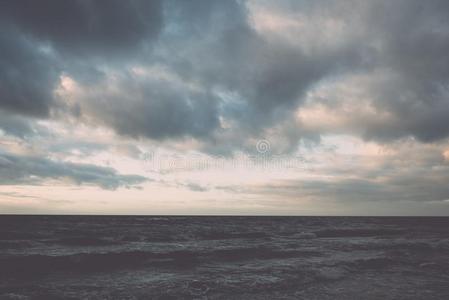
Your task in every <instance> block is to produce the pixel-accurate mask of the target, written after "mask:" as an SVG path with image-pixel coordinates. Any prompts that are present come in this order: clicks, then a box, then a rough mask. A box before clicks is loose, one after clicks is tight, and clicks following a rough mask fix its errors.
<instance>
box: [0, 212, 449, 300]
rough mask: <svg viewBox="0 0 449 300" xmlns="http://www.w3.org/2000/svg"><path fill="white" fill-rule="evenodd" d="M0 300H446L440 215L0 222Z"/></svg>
mask: <svg viewBox="0 0 449 300" xmlns="http://www.w3.org/2000/svg"><path fill="white" fill-rule="evenodd" d="M0 299H42V300H53V299H245V300H246V299H270V300H271V299H319V300H323V299H324V300H325V299H333V300H335V299H357V300H359V299H383V300H385V299H426V300H428V299H449V218H447V217H255V216H239V217H237V216H232V217H221V216H17V215H14V216H13V215H2V216H0Z"/></svg>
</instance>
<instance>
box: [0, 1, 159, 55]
mask: <svg viewBox="0 0 449 300" xmlns="http://www.w3.org/2000/svg"><path fill="white" fill-rule="evenodd" d="M0 14H1V17H2V19H4V20H5V21H7V22H10V23H12V24H13V25H14V26H17V27H18V28H19V30H21V31H23V32H24V33H25V34H29V35H31V36H33V37H36V38H38V39H39V40H41V41H45V42H49V43H50V44H51V45H53V46H54V47H55V48H56V49H58V50H59V51H60V52H61V53H62V54H65V53H67V52H68V53H75V54H84V55H88V56H90V55H96V54H98V55H108V54H110V53H115V52H118V51H123V50H132V49H133V47H135V46H137V45H139V43H141V42H143V41H146V40H149V39H151V38H152V37H154V36H155V35H157V34H158V32H159V30H160V28H161V24H162V16H161V4H160V1H158V0H149V1H140V0H130V1H120V0H95V1H86V0H73V1H59V0H43V1H33V0H20V1H2V3H1V4H0Z"/></svg>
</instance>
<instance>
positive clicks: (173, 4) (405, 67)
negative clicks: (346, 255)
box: [0, 0, 449, 215]
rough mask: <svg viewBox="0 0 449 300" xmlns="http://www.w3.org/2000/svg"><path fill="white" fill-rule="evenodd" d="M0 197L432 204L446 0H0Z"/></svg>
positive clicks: (261, 204) (225, 208)
mask: <svg viewBox="0 0 449 300" xmlns="http://www.w3.org/2000/svg"><path fill="white" fill-rule="evenodd" d="M0 213H20V214H152V215H154V214H171V215H173V214H214V215H216V214H239V215H448V214H449V2H448V1H446V0H428V1H421V0H396V1H391V0H346V1H340V0H338V1H337V0H335V1H333V0H314V1H306V0H276V1H275V0H271V1H270V0H260V1H259V0H236V1H232V0H227V1H223V0H192V1H185V0H166V1H157V0H154V1H153V0H152V1H149V0H141V1H139V0H129V1H121V0H107V1H106V0H93V1H88V0H74V1H60V0H39V1H34V0H17V1H1V2H0Z"/></svg>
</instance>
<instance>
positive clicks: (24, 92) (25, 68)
mask: <svg viewBox="0 0 449 300" xmlns="http://www.w3.org/2000/svg"><path fill="white" fill-rule="evenodd" d="M2 3H6V2H2ZM11 3H12V2H11ZM2 25H3V26H4V24H2V22H0V26H2ZM8 29H10V30H8ZM39 46H40V45H39V44H35V43H33V41H32V40H30V39H27V38H25V37H24V36H21V35H20V33H19V32H17V31H15V30H12V29H11V27H8V26H6V27H3V28H0V109H3V110H6V111H9V112H12V113H18V114H23V115H29V116H34V117H47V116H48V114H49V110H50V107H51V106H52V105H53V96H52V91H53V88H54V87H55V85H56V80H57V79H58V73H57V67H56V66H55V65H54V63H55V61H54V60H52V59H51V58H50V57H49V55H48V53H46V50H45V49H44V48H39Z"/></svg>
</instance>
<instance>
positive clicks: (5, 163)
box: [0, 152, 148, 189]
mask: <svg viewBox="0 0 449 300" xmlns="http://www.w3.org/2000/svg"><path fill="white" fill-rule="evenodd" d="M64 178H66V179H70V180H71V181H73V182H75V183H76V184H93V185H98V186H100V187H102V188H105V189H116V188H118V187H131V186H135V185H138V184H140V183H143V182H144V181H147V180H148V179H147V178H145V177H142V176H139V175H121V174H118V173H117V172H116V171H115V170H114V169H112V168H106V167H99V166H95V165H91V164H76V163H69V162H58V161H53V160H50V159H47V158H43V157H33V156H19V155H13V154H7V153H1V152H0V184H2V185H10V184H12V185H23V184H40V183H41V182H42V181H43V180H48V179H64Z"/></svg>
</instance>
